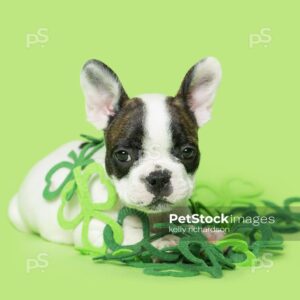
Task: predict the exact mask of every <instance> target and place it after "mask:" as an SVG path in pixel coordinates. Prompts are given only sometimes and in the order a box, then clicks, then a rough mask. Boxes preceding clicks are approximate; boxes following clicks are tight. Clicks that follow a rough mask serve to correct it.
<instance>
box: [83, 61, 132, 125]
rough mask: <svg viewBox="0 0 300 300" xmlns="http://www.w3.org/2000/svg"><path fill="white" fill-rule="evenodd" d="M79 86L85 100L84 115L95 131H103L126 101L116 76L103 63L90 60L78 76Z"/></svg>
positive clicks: (126, 97) (125, 95)
mask: <svg viewBox="0 0 300 300" xmlns="http://www.w3.org/2000/svg"><path fill="white" fill-rule="evenodd" d="M80 84H81V87H82V90H83V94H84V96H85V99H86V113H87V118H88V121H90V122H91V123H92V124H93V125H94V126H95V127H96V128H97V129H105V128H106V127H107V125H108V121H109V118H110V117H111V116H114V115H115V114H116V112H117V111H118V110H119V109H120V108H121V107H122V105H123V104H124V102H125V101H126V100H127V99H128V96H127V94H126V93H125V91H124V89H123V87H122V84H121V82H120V80H119V78H118V77H117V75H116V74H115V73H114V71H112V70H111V69H110V68H109V67H108V66H107V65H105V64H104V63H102V62H100V61H98V60H95V59H92V60H89V61H88V62H86V64H85V65H84V66H83V68H82V71H81V74H80Z"/></svg>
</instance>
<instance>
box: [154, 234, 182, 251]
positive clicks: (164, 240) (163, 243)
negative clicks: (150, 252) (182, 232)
mask: <svg viewBox="0 0 300 300" xmlns="http://www.w3.org/2000/svg"><path fill="white" fill-rule="evenodd" d="M179 240H180V238H179V237H178V236H176V235H172V234H167V235H165V236H163V237H161V238H159V239H157V240H156V241H153V242H152V246H154V247H155V248H157V249H159V250H161V249H163V248H166V247H173V246H176V245H178V243H179Z"/></svg>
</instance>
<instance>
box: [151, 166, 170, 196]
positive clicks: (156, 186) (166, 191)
mask: <svg viewBox="0 0 300 300" xmlns="http://www.w3.org/2000/svg"><path fill="white" fill-rule="evenodd" d="M145 185H146V188H147V190H148V191H149V192H150V193H151V194H153V195H154V196H155V197H154V198H156V199H157V198H163V197H167V196H169V195H170V194H171V193H172V185H171V172H170V171H169V170H167V169H164V170H157V171H153V172H151V173H150V174H149V175H148V176H147V177H146V178H145Z"/></svg>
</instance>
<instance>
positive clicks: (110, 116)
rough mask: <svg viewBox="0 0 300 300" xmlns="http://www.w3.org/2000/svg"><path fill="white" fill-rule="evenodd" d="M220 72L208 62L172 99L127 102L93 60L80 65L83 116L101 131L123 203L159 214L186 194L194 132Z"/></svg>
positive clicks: (194, 154) (193, 163)
mask: <svg viewBox="0 0 300 300" xmlns="http://www.w3.org/2000/svg"><path fill="white" fill-rule="evenodd" d="M220 72H221V71H220V65H219V63H218V62H217V61H216V60H215V59H213V58H208V59H206V60H203V61H201V62H199V63H198V64H196V65H195V66H194V67H193V68H191V69H190V71H189V72H188V73H187V75H186V77H185V78H184V81H183V83H182V86H181V88H180V90H179V92H178V94H177V95H176V96H175V97H167V96H164V95H161V94H145V95H141V96H138V97H135V98H133V99H130V100H129V99H128V97H127V95H126V93H125V92H124V89H123V87H122V86H121V83H120V81H119V79H118V78H117V77H116V75H115V73H113V71H111V70H110V69H109V67H107V66H106V65H103V67H102V63H100V62H97V63H96V64H95V61H94V60H93V61H91V62H88V63H87V64H86V65H85V67H84V69H83V71H82V74H81V83H82V87H83V89H84V94H85V96H86V101H87V104H86V107H87V114H88V116H89V119H90V120H91V122H92V123H94V124H95V125H96V126H97V127H98V128H99V127H100V128H102V129H104V132H105V141H106V157H105V166H106V170H107V173H108V175H109V176H110V177H111V178H112V180H113V182H114V185H115V187H116V190H117V192H118V195H119V197H120V199H121V201H122V202H124V203H125V204H126V205H128V206H133V207H135V208H137V209H140V210H144V211H147V212H161V211H167V210H170V209H172V207H174V206H179V205H182V204H183V202H185V201H186V200H187V199H188V198H189V197H190V196H191V193H192V190H193V185H194V174H195V172H196V170H197V168H198V165H199V162H200V151H199V149H198V135H197V130H198V127H200V126H201V125H203V124H204V123H205V122H206V121H207V120H208V119H209V117H210V110H211V105H212V101H213V97H214V94H215V91H216V88H217V86H218V83H219V81H220ZM91 78H92V79H93V80H91ZM95 78H97V80H95ZM99 124H100V126H99Z"/></svg>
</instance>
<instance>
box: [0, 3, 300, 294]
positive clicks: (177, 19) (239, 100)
mask: <svg viewBox="0 0 300 300" xmlns="http://www.w3.org/2000/svg"><path fill="white" fill-rule="evenodd" d="M78 2H79V1H78ZM298 12H299V5H297V1H258V0H255V1H254V0H253V1H188V0H185V1H180V3H179V1H156V0H155V1H154V0H153V1H148V2H145V1H87V0H86V1H83V3H82V4H80V5H79V4H77V3H76V1H64V2H63V1H57V2H56V3H55V1H47V2H46V1H32V0H28V1H19V2H6V3H5V4H4V3H3V4H2V8H1V18H0V22H1V26H0V30H1V57H0V60H1V64H0V66H1V73H0V74H1V89H0V96H1V98H0V99H1V111H0V130H1V140H2V142H1V171H0V174H1V189H0V193H1V197H0V199H1V201H0V206H1V209H0V211H1V220H0V222H1V223H0V224H1V256H0V259H1V267H0V272H1V278H2V281H1V289H0V294H1V296H2V297H3V296H4V294H5V295H6V297H8V296H10V297H11V299H16V298H17V297H18V298H21V297H22V298H23V299H26V298H29V297H30V298H31V299H55V298H56V297H65V298H66V297H69V298H73V299H79V298H83V297H85V299H87V298H88V297H90V298H93V299H95V298H104V297H106V298H107V299H110V298H111V297H113V299H115V298H116V297H119V298H121V297H122V298H124V297H128V298H129V297H130V298H132V299H133V298H138V299H142V298H148V299H153V298H154V297H156V298H159V299H160V298H167V299H185V298H187V297H189V298H192V297H197V298H203V297H212V298H215V297H216V296H219V297H220V298H221V297H222V298H224V297H225V298H226V297H234V298H235V297H237V295H240V297H241V298H243V299H244V298H251V299H253V298H254V297H256V296H261V297H262V296H264V297H272V296H274V297H275V298H277V297H278V298H279V297H280V296H282V297H283V296H288V295H289V294H291V293H292V292H293V291H296V290H297V291H298V281H299V276H298V274H299V271H298V266H299V258H300V246H299V242H289V243H287V246H286V251H285V254H284V255H283V256H281V257H279V258H276V259H275V260H274V261H273V267H272V268H262V269H259V270H257V271H256V272H252V271H251V270H250V269H241V270H239V271H235V272H226V273H225V276H224V278H222V279H218V280H214V279H211V278H209V277H208V276H205V275H204V276H199V277H194V278H183V279H180V278H179V279H178V278H160V277H150V276H145V275H142V274H141V270H139V269H131V268H126V267H118V266H111V265H96V264H94V263H92V262H91V261H90V257H86V256H80V255H79V254H78V253H77V252H76V251H75V250H74V249H73V248H72V247H67V246H61V245H56V244H51V243H48V242H46V241H43V240H42V239H40V238H38V237H37V236H33V235H26V234H22V233H19V232H17V231H16V230H15V229H13V228H12V227H11V225H10V224H9V223H8V220H7V217H6V210H7V205H8V202H9V200H10V198H11V197H12V196H13V194H14V193H16V192H17V190H18V187H19V185H20V183H21V182H22V179H23V178H24V176H25V175H26V172H27V171H28V169H29V168H30V167H31V166H32V165H33V164H34V163H35V162H36V161H37V160H39V159H40V158H42V157H43V156H45V155H47V154H48V153H49V152H50V151H52V150H54V149H55V148H56V147H58V146H60V145H61V144H63V143H65V142H68V141H70V140H73V139H77V138H78V134H79V133H87V134H92V135H94V134H96V133H97V132H96V130H95V129H93V128H92V126H91V125H89V124H88V123H87V122H86V120H85V119H86V117H85V112H84V105H83V103H84V102H83V96H82V93H81V91H80V87H79V72H80V69H81V67H82V65H83V63H84V62H85V61H86V60H87V59H90V58H98V59H100V60H102V61H104V62H105V63H107V64H108V65H109V66H111V67H112V68H113V69H114V70H115V71H116V73H117V74H118V75H119V76H120V78H121V80H122V83H123V85H124V87H125V89H126V90H127V93H128V94H129V95H131V96H134V95H136V94H140V93H146V92H161V93H165V94H169V95H174V93H176V91H177V89H178V88H179V84H180V82H181V80H182V78H183V76H184V74H185V72H186V71H187V70H188V68H189V67H190V66H191V65H192V64H194V63H195V62H196V61H197V60H199V59H201V58H203V57H205V56H208V55H210V56H216V57H217V58H218V59H219V60H220V62H221V64H222V67H223V81H222V85H221V87H220V89H219V92H218V95H217V99H216V104H215V107H214V111H213V120H212V121H211V122H210V123H209V124H208V125H207V126H205V127H204V128H203V129H201V130H200V132H199V134H200V144H201V151H202V154H203V157H202V163H201V167H200V173H199V176H200V178H201V179H202V180H205V181H209V182H212V183H215V184H218V183H219V182H220V181H221V180H222V179H224V178H229V177H231V176H240V177H242V178H244V179H247V180H255V181H256V182H258V183H260V184H261V185H262V186H263V187H264V188H265V190H266V196H267V197H270V198H271V199H272V200H274V201H277V202H281V201H282V199H283V198H284V197H287V196H293V195H299V194H300V187H299V179H300V176H299V170H300V158H299V153H300V142H299V127H300V126H299V125H300V121H299V110H300V99H299V95H300V92H299V69H300V60H299V53H300V47H299V25H300V24H299V23H300V21H299V14H298ZM40 28H46V29H47V30H48V41H47V43H40V44H34V45H31V47H29V48H28V47H26V37H27V34H34V33H36V32H37V31H38V30H39V29H40ZM263 28H268V30H270V31H269V32H268V33H269V34H270V35H271V40H270V41H269V42H268V43H260V44H257V45H255V46H254V47H250V45H249V38H250V37H251V36H250V35H251V34H257V33H259V32H260V30H261V29H263ZM40 253H46V254H47V255H48V258H47V259H48V266H47V267H46V268H37V269H34V270H31V272H26V263H27V260H28V259H32V258H36V257H37V255H39V254H40Z"/></svg>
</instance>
